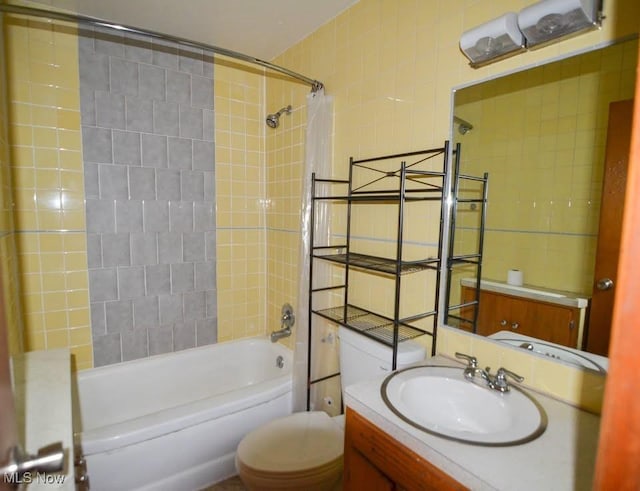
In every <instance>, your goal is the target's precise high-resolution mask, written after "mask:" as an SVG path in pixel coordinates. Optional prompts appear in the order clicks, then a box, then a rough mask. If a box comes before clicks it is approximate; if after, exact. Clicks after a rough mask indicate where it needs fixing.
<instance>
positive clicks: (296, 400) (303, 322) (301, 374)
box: [293, 89, 333, 412]
mask: <svg viewBox="0 0 640 491" xmlns="http://www.w3.org/2000/svg"><path fill="white" fill-rule="evenodd" d="M332 131H333V97H331V96H328V95H326V94H325V93H324V89H320V90H318V91H317V92H313V93H310V94H309V95H308V96H307V133H306V145H305V169H304V175H303V181H302V210H301V211H302V213H301V217H300V221H301V223H300V250H299V257H298V272H299V276H298V277H299V282H298V305H297V309H296V324H297V326H298V329H296V330H295V335H296V340H295V348H294V353H293V364H294V366H293V411H294V412H297V411H304V410H306V404H307V366H308V360H307V346H308V344H309V342H310V339H309V333H308V326H309V262H310V259H309V253H310V248H311V242H310V240H311V228H310V227H311V223H310V214H311V206H312V203H311V174H312V173H313V172H315V173H316V176H317V177H319V178H330V177H331V156H332V149H331V135H332ZM315 211H316V214H315V231H314V233H315V237H316V244H328V243H329V216H328V214H329V209H328V204H327V203H326V202H320V203H317V204H316V210H315ZM323 275H324V276H327V275H328V269H327V268H318V269H314V277H315V278H316V279H317V280H318V283H319V284H326V282H327V281H328V278H326V277H325V278H322V277H319V276H323Z"/></svg>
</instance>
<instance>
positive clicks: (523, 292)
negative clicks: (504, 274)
mask: <svg viewBox="0 0 640 491" xmlns="http://www.w3.org/2000/svg"><path fill="white" fill-rule="evenodd" d="M460 283H461V284H462V285H464V286H467V287H471V288H473V287H475V286H476V280H475V278H462V279H461V280H460ZM480 289H482V290H486V291H489V292H495V293H503V294H505V295H513V296H516V297H522V298H530V299H532V300H539V301H540V302H548V303H555V304H557V305H564V306H567V307H577V308H580V309H584V308H586V307H587V306H588V305H589V298H588V297H587V296H586V295H580V294H577V293H572V292H565V291H561V290H550V289H545V288H541V287H538V286H529V285H523V286H515V285H509V284H508V283H505V282H502V281H493V280H480Z"/></svg>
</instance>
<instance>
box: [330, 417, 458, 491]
mask: <svg viewBox="0 0 640 491" xmlns="http://www.w3.org/2000/svg"><path fill="white" fill-rule="evenodd" d="M343 489H344V491H362V490H364V489H366V490H367V491H391V490H411V491H413V490H428V491H463V490H466V491H469V488H467V487H465V486H463V485H462V484H460V483H459V482H457V481H456V480H455V479H453V478H452V477H450V476H449V475H448V474H446V473H445V472H443V471H441V470H440V469H438V468H437V467H435V466H434V465H433V464H431V463H429V462H428V461H426V460H424V459H423V458H422V457H420V456H419V455H418V454H416V453H415V452H413V451H412V450H410V449H408V448H407V447H405V446H404V445H402V444H401V443H400V442H398V441H397V440H395V439H394V438H393V437H391V436H389V435H388V434H387V433H385V432H384V431H382V430H380V429H379V428H378V427H377V426H375V425H374V424H373V423H371V422H369V421H368V420H367V419H365V418H363V417H362V416H360V415H359V414H358V413H357V412H355V411H353V410H352V409H350V408H347V422H346V431H345V443H344V488H343Z"/></svg>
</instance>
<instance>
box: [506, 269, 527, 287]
mask: <svg viewBox="0 0 640 491" xmlns="http://www.w3.org/2000/svg"><path fill="white" fill-rule="evenodd" d="M507 283H508V284H509V285H513V286H522V284H523V283H524V276H523V274H522V271H520V270H519V269H510V270H509V271H508V272H507Z"/></svg>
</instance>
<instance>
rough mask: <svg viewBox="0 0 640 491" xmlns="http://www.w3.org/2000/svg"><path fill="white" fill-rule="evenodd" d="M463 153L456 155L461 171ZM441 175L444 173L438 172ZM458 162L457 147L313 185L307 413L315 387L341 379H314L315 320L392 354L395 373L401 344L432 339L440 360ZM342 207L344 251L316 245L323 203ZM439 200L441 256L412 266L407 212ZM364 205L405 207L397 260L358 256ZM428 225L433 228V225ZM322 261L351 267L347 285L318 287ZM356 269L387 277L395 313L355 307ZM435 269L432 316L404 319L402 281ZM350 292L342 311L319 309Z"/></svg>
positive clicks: (385, 161)
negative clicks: (356, 225)
mask: <svg viewBox="0 0 640 491" xmlns="http://www.w3.org/2000/svg"><path fill="white" fill-rule="evenodd" d="M458 155H459V151H457V152H454V157H455V159H456V166H458V165H459V164H457V160H458ZM434 169H436V170H434ZM450 172H451V163H450V159H449V143H448V142H445V144H444V146H442V147H439V148H434V149H429V150H423V151H417V152H409V153H402V154H394V155H385V156H381V157H376V158H369V159H362V160H356V159H354V158H351V159H350V160H349V178H348V179H346V180H338V179H322V178H318V177H316V175H315V174H314V175H313V176H312V183H311V199H312V212H311V224H310V229H311V239H310V240H311V252H310V254H311V258H310V271H309V340H310V341H309V351H308V360H309V363H308V373H307V375H308V380H307V381H308V384H307V409H309V405H310V391H311V386H312V385H313V384H315V383H318V382H321V381H324V380H327V379H329V378H332V377H336V376H338V375H339V372H338V373H334V374H330V375H328V376H324V377H320V378H316V379H313V378H312V376H311V365H312V364H311V355H312V342H311V340H312V326H313V321H314V316H315V317H320V318H324V319H326V320H329V321H331V322H334V323H336V324H339V325H341V326H344V327H346V328H348V329H352V330H354V331H358V332H359V333H361V334H363V335H365V336H367V337H369V338H372V339H374V340H376V341H378V342H380V343H382V344H384V345H386V346H389V347H391V348H392V353H393V357H392V369H393V370H395V369H396V366H397V351H398V344H399V343H401V342H403V341H406V340H408V339H413V338H416V337H418V336H425V335H426V336H431V338H432V355H433V354H435V348H436V336H437V319H438V300H439V298H438V295H439V291H440V280H441V278H440V277H441V270H442V267H441V266H442V260H441V258H442V250H443V245H442V244H443V238H444V234H445V230H444V217H445V206H446V204H447V203H446V201H447V197H448V193H447V183H448V179H449V173H450ZM319 185H321V187H323V188H327V187H329V188H331V189H339V188H342V189H344V188H346V189H347V191H346V193H344V192H342V193H327V194H320V193H318V187H319ZM327 200H328V201H331V202H342V203H344V204H346V208H347V209H346V215H347V217H346V219H347V220H346V241H345V243H341V244H338V245H327V244H322V245H316V243H315V241H316V238H315V233H314V232H315V213H316V204H317V203H319V202H321V201H327ZM424 201H435V202H438V203H439V205H440V206H439V209H440V218H439V231H438V242H437V244H436V247H435V248H436V250H437V253H436V255H435V256H434V257H423V258H420V259H417V260H416V259H412V260H405V259H404V257H405V256H404V253H403V247H404V245H405V240H404V232H405V214H406V206H409V205H410V204H411V203H412V202H424ZM360 203H368V204H374V203H378V204H381V205H385V204H387V205H395V206H397V233H396V237H395V239H394V244H395V256H394V257H379V256H373V255H369V254H363V253H361V252H358V251H355V250H352V247H353V244H352V242H353V240H352V236H351V225H352V220H353V207H354V206H358V204H360ZM426 226H427V224H425V227H426ZM314 261H327V262H329V263H333V264H339V265H342V266H343V267H344V283H342V284H339V285H331V286H321V287H315V288H314V286H313V285H314V281H313V279H314ZM352 270H359V271H365V272H368V273H371V274H376V275H383V276H386V277H388V278H389V279H390V281H393V282H394V284H395V287H394V291H395V298H394V307H393V314H391V315H382V314H380V313H378V312H374V311H372V310H371V309H368V308H365V307H364V306H359V305H353V304H352V303H351V302H350V301H349V276H350V272H351V271H352ZM425 271H433V274H435V294H434V296H435V298H434V303H433V306H434V308H433V309H432V310H429V311H426V312H417V313H413V314H412V315H409V316H404V317H403V316H402V313H401V308H400V297H401V286H402V278H403V276H405V275H409V274H420V273H422V272H425ZM332 290H334V291H338V290H341V291H342V295H341V299H342V302H341V304H340V305H337V306H333V307H330V308H322V309H317V308H315V307H314V295H315V294H317V293H319V292H328V291H332Z"/></svg>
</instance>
